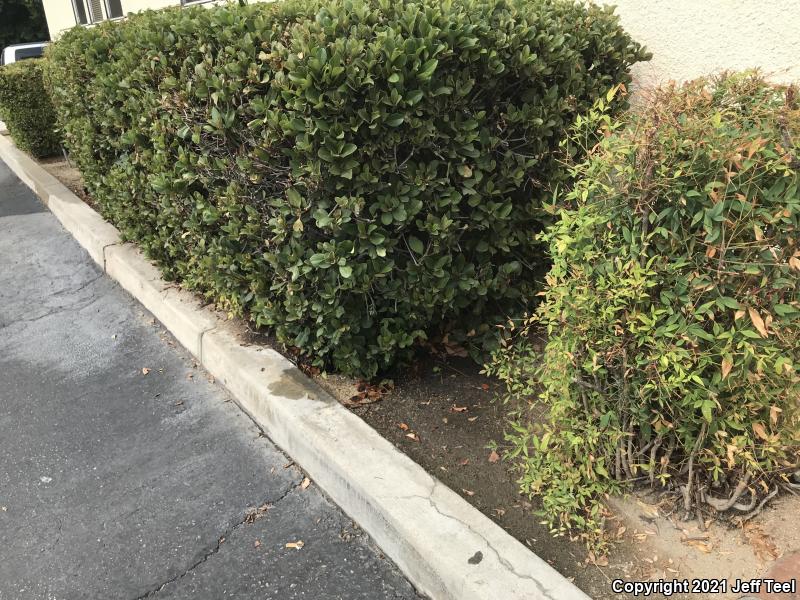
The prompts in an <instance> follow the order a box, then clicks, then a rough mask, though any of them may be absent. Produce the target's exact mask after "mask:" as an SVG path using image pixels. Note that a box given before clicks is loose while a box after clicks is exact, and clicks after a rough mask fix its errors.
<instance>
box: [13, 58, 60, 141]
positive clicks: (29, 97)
mask: <svg viewBox="0 0 800 600" xmlns="http://www.w3.org/2000/svg"><path fill="white" fill-rule="evenodd" d="M0 119H2V120H3V121H4V122H5V124H6V126H7V127H8V132H9V133H10V134H11V137H12V138H13V139H14V142H15V143H16V144H17V146H19V147H20V148H22V149H23V150H25V151H27V152H30V153H31V154H33V155H34V156H50V155H52V154H56V153H57V152H58V151H59V149H60V146H59V137H58V134H57V133H56V131H55V128H56V114H55V111H54V110H53V104H52V103H51V102H50V98H49V96H48V95H47V93H46V92H45V89H44V84H43V83H42V61H41V60H39V59H29V60H23V61H19V62H15V63H11V64H10V65H5V66H3V67H0Z"/></svg>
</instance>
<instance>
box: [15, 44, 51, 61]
mask: <svg viewBox="0 0 800 600" xmlns="http://www.w3.org/2000/svg"><path fill="white" fill-rule="evenodd" d="M42 50H44V48H42V47H41V46H37V47H35V48H18V49H17V50H15V51H14V57H15V59H16V60H23V59H26V58H37V57H39V56H41V55H42Z"/></svg>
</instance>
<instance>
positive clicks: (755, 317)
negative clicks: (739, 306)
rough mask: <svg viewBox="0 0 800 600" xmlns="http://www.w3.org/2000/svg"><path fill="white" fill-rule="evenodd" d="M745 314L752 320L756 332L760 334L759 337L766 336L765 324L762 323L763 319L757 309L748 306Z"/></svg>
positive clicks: (767, 334)
mask: <svg viewBox="0 0 800 600" xmlns="http://www.w3.org/2000/svg"><path fill="white" fill-rule="evenodd" d="M747 314H749V315H750V320H751V321H752V322H753V326H754V327H755V328H756V329H757V330H758V333H760V334H761V337H768V336H769V333H768V332H767V327H766V325H764V319H762V318H761V315H760V314H758V311H757V310H756V309H755V308H749V307H748V309H747Z"/></svg>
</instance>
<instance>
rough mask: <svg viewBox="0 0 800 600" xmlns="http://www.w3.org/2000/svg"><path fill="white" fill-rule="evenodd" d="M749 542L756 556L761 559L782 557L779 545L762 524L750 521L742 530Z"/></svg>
mask: <svg viewBox="0 0 800 600" xmlns="http://www.w3.org/2000/svg"><path fill="white" fill-rule="evenodd" d="M742 533H743V534H744V537H745V539H746V540H747V543H748V544H750V546H752V548H753V551H754V552H755V553H756V556H758V558H760V559H761V560H770V559H771V560H774V559H776V558H778V557H780V555H781V553H780V551H779V550H778V547H777V546H776V545H775V543H774V542H773V541H772V538H770V537H769V536H768V535H767V534H766V533H764V531H763V530H762V529H761V527H760V526H758V525H756V524H754V523H748V524H747V525H745V527H744V529H743V530H742Z"/></svg>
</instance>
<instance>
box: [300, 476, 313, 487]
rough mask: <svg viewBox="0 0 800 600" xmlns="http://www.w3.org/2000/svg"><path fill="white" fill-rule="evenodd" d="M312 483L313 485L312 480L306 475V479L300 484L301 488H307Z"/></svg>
mask: <svg viewBox="0 0 800 600" xmlns="http://www.w3.org/2000/svg"><path fill="white" fill-rule="evenodd" d="M310 485H311V480H310V479H309V478H308V477H306V478H305V479H303V483H301V484H300V488H301V489H306V488H307V487H308V486H310Z"/></svg>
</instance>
